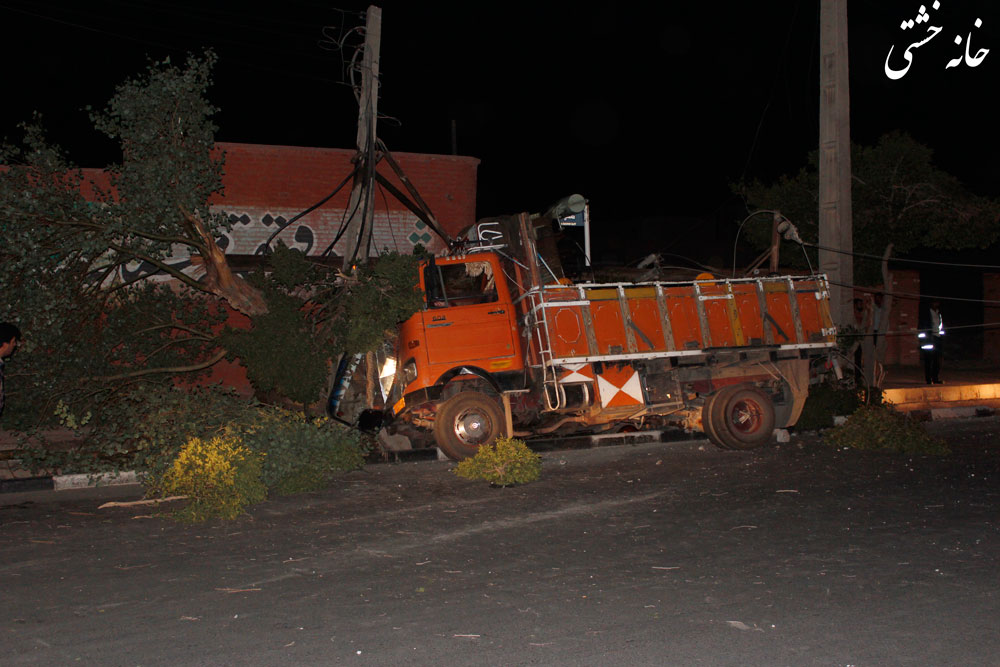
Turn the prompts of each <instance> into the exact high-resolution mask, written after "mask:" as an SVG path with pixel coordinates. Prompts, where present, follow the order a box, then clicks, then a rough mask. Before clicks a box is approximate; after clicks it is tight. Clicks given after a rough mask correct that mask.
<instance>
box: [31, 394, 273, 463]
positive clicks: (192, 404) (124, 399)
mask: <svg viewBox="0 0 1000 667" xmlns="http://www.w3.org/2000/svg"><path fill="white" fill-rule="evenodd" d="M257 409H258V408H257V406H256V405H255V404H254V403H253V402H251V401H248V400H247V399H245V398H242V397H240V396H238V395H236V394H235V393H234V392H232V391H227V390H224V389H221V388H219V387H203V388H192V389H189V390H183V389H180V388H177V387H173V386H168V385H161V384H143V385H137V386H134V387H131V388H130V389H128V390H126V391H123V392H120V393H118V394H115V395H114V396H112V397H110V398H109V399H108V400H106V401H105V403H104V404H103V405H101V407H100V409H99V410H97V411H96V412H95V413H93V414H91V413H89V412H88V413H87V414H86V415H84V416H83V417H79V416H76V415H74V414H73V413H72V412H71V411H70V409H69V407H68V406H66V405H65V404H57V407H56V415H57V416H58V418H59V420H60V422H61V423H62V424H63V425H64V426H67V427H69V428H71V429H72V430H74V431H75V432H76V435H77V438H78V439H79V441H80V442H81V443H82V444H80V445H78V446H77V447H75V448H73V449H70V450H60V449H56V448H52V447H48V446H46V444H45V443H44V442H41V443H37V442H36V443H35V444H30V445H26V446H24V447H23V448H22V449H21V451H20V452H19V458H20V459H21V463H22V465H23V466H24V467H26V468H28V469H30V470H36V471H39V470H51V469H59V470H61V471H62V472H64V473H70V472H79V473H100V472H118V471H122V470H136V471H140V472H149V473H151V474H152V475H153V476H157V475H160V474H162V472H163V471H164V470H165V469H166V468H167V467H168V466H170V465H171V464H172V463H173V461H174V459H175V458H176V457H177V454H178V452H179V451H180V449H181V447H182V446H183V445H184V444H185V443H186V442H187V441H188V440H190V439H191V438H195V437H200V438H210V437H212V436H213V435H217V434H219V433H221V432H222V431H223V430H224V429H226V428H231V427H232V426H233V425H240V424H249V423H251V422H252V421H253V417H254V415H255V414H256V411H257ZM78 426H82V427H83V428H77V427H78Z"/></svg>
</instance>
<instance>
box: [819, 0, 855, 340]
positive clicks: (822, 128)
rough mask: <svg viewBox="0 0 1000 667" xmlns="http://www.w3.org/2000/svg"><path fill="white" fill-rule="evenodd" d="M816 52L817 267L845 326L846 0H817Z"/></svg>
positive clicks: (848, 263) (848, 267)
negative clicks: (818, 43) (817, 145)
mask: <svg viewBox="0 0 1000 667" xmlns="http://www.w3.org/2000/svg"><path fill="white" fill-rule="evenodd" d="M820 53H821V57H820V75H819V76H820V81H819V84H820V92H819V155H820V159H819V245H820V246H823V247H826V248H830V250H823V249H822V248H821V249H820V251H819V267H820V272H822V273H825V274H826V275H827V276H828V277H829V279H830V282H831V285H830V310H831V314H832V315H833V321H834V323H836V324H837V325H838V326H846V325H848V324H851V323H852V322H853V320H852V313H853V308H852V303H853V299H854V290H853V288H852V287H848V285H853V283H854V261H853V257H852V256H851V255H850V254H848V253H851V252H853V250H854V241H853V234H852V231H853V227H852V225H853V222H852V219H851V97H850V87H849V84H848V71H847V0H820ZM838 251H839V252H838ZM838 283H839V284H838Z"/></svg>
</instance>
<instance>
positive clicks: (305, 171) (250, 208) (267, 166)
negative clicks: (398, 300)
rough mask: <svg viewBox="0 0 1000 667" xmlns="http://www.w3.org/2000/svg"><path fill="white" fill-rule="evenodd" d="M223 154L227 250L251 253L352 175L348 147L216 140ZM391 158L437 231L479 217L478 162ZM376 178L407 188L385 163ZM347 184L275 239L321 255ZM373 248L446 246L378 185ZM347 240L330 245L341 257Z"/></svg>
mask: <svg viewBox="0 0 1000 667" xmlns="http://www.w3.org/2000/svg"><path fill="white" fill-rule="evenodd" d="M218 147H219V148H220V149H221V150H223V151H225V153H226V169H225V175H224V177H223V182H224V184H225V187H226V190H225V194H224V196H222V197H217V198H216V199H214V200H213V202H212V203H213V205H214V206H216V207H218V208H219V209H222V210H225V211H226V212H227V213H229V214H230V216H231V219H232V220H233V222H234V223H235V224H234V228H233V232H232V233H231V234H230V235H229V238H227V239H226V241H225V242H226V243H227V244H228V247H227V249H226V251H227V253H238V254H253V253H254V252H255V251H256V249H257V247H258V246H259V245H260V244H261V243H262V242H263V241H264V240H265V239H266V238H267V237H268V236H269V235H270V234H271V233H272V232H273V231H274V230H275V228H276V226H277V225H279V224H281V223H283V222H284V221H286V220H288V219H290V218H291V217H292V216H294V215H296V214H297V213H299V212H300V211H302V210H304V209H306V208H308V207H309V206H311V205H312V204H314V203H316V202H318V201H319V200H321V199H323V198H324V197H326V196H327V195H329V194H330V193H331V192H332V191H333V190H334V189H335V188H336V187H337V185H339V184H340V183H341V182H342V181H343V180H344V179H345V178H347V176H348V175H349V174H350V172H351V169H352V168H353V165H352V164H351V158H352V157H354V151H353V150H346V149H339V148H305V147H297V146H259V145H254V144H234V143H220V144H218ZM393 157H394V158H395V159H396V161H397V162H398V163H399V165H400V167H401V168H402V170H403V172H404V173H405V174H406V176H407V178H408V179H409V180H410V182H411V183H412V184H413V186H414V187H415V188H416V189H417V191H418V192H419V193H420V195H421V197H422V198H423V199H424V201H425V202H426V203H427V205H428V207H429V208H430V209H431V211H432V212H433V213H434V216H435V217H436V218H437V219H438V221H440V223H441V225H442V227H443V228H444V229H445V230H446V231H447V232H448V233H449V234H451V235H453V236H454V235H455V234H457V233H458V232H459V231H460V230H462V229H463V228H464V227H467V226H469V225H471V224H473V223H474V222H475V220H476V169H477V167H478V165H479V160H478V159H476V158H471V157H462V156H450V155H424V154H415V153H398V154H394V155H393ZM379 173H381V174H382V175H383V176H385V177H386V178H387V179H388V180H389V181H390V182H391V183H392V184H393V185H395V186H396V187H397V188H398V189H399V190H401V191H404V192H405V191H406V190H405V188H404V186H403V184H402V183H401V182H400V180H399V179H398V177H397V176H396V174H395V173H394V172H393V171H392V170H391V169H390V168H389V166H388V164H385V163H383V164H381V165H379ZM349 196H350V185H349V184H348V185H347V186H345V187H344V188H343V189H342V190H341V191H340V192H339V193H338V194H337V195H336V196H335V197H333V198H332V199H331V200H330V201H329V202H327V203H326V204H324V205H323V206H322V207H321V208H319V209H317V210H315V211H313V212H312V213H310V214H308V215H307V216H305V217H304V218H302V219H301V220H299V221H298V222H297V223H295V224H294V225H292V226H290V227H289V228H287V229H286V230H285V231H283V232H282V233H281V235H280V236H279V237H278V238H280V239H282V240H283V241H284V242H285V244H286V245H289V246H293V247H298V248H300V249H302V250H304V251H307V252H308V253H310V254H319V253H321V252H323V250H325V249H326V248H327V247H328V246H329V244H330V243H331V242H332V241H333V239H334V237H335V235H336V233H337V231H338V229H340V226H341V222H342V221H343V219H344V217H345V211H346V209H347V207H348V199H349ZM372 234H373V242H372V245H373V250H375V251H381V250H383V249H389V250H397V251H399V252H404V253H409V252H412V250H413V246H414V245H415V244H416V243H421V244H422V245H424V246H425V247H427V248H428V249H432V250H437V249H440V248H443V245H442V243H441V241H440V239H439V238H438V237H437V236H436V235H435V234H433V232H431V230H430V229H428V228H427V227H425V226H424V224H423V223H422V222H420V221H419V219H418V218H417V216H415V215H414V214H413V213H411V212H410V211H409V210H408V209H407V208H406V207H405V206H403V204H401V203H400V202H398V201H397V200H396V199H395V198H394V197H393V196H392V195H390V194H389V193H388V192H387V191H385V190H384V189H382V188H378V189H377V192H376V195H375V224H374V228H373V232H372ZM346 244H347V240H346V239H344V238H341V240H340V241H339V242H338V243H337V244H336V245H335V246H334V250H335V252H336V253H337V254H338V255H342V254H344V253H345V252H346Z"/></svg>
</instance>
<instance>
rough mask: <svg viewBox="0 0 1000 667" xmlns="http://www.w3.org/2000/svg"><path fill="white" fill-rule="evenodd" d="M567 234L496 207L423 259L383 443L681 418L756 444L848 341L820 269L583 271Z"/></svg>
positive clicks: (399, 445) (457, 448)
mask: <svg viewBox="0 0 1000 667" xmlns="http://www.w3.org/2000/svg"><path fill="white" fill-rule="evenodd" d="M557 234H558V216H556V215H529V214H520V215H517V216H510V217H504V218H492V219H487V220H484V221H482V222H480V223H479V224H478V225H476V226H475V227H474V228H473V229H472V230H470V232H469V233H468V239H467V242H466V244H465V245H464V246H463V251H462V252H461V253H453V254H451V255H449V256H444V257H436V258H433V259H430V260H428V261H427V262H425V263H424V264H423V265H422V267H421V270H420V276H419V286H420V289H421V290H423V292H424V295H425V307H424V309H423V310H421V311H420V312H417V313H416V314H415V315H413V316H412V317H411V318H410V319H408V320H406V321H405V322H403V323H402V324H401V325H400V327H399V331H398V338H397V341H396V357H395V359H396V360H397V361H398V363H397V367H396V369H395V375H394V377H393V380H392V384H391V388H390V389H389V391H388V393H387V399H386V411H385V416H386V418H387V420H386V422H385V426H384V428H382V430H381V431H380V432H379V434H378V440H379V442H380V444H381V446H382V447H383V448H385V449H386V450H389V451H400V450H408V449H419V448H424V447H434V446H436V447H438V448H439V449H440V450H441V451H442V452H444V453H445V454H446V455H447V456H449V457H451V458H453V459H458V460H461V459H464V458H467V457H469V456H472V455H474V454H475V453H476V451H477V449H478V448H479V447H480V446H481V445H484V444H488V443H491V442H492V441H494V440H495V439H496V438H497V437H498V436H501V435H510V436H517V437H525V438H531V437H536V436H559V435H563V434H570V433H574V432H577V433H579V432H590V433H598V432H608V431H615V430H623V429H627V430H633V429H648V428H664V427H671V426H672V427H680V428H683V429H687V430H694V431H702V432H704V433H705V435H707V436H708V438H709V439H711V440H712V442H714V443H715V444H716V445H718V446H719V447H723V448H728V449H748V448H752V447H757V446H760V445H762V444H764V443H766V442H768V441H769V440H770V439H771V437H772V434H773V431H774V430H775V429H777V428H785V427H788V426H791V425H793V424H794V423H795V422H796V420H797V419H798V417H799V415H800V413H801V411H802V406H803V404H804V402H805V399H806V395H807V393H808V388H809V379H810V368H811V367H812V366H813V365H817V364H819V363H823V362H826V361H828V359H829V357H830V353H831V352H832V351H833V349H834V348H835V345H836V330H835V328H834V325H833V323H832V320H831V317H830V308H829V290H828V287H827V282H826V278H825V277H824V276H816V275H813V276H773V277H770V276H769V277H759V278H745V279H734V280H727V279H719V278H714V277H707V278H706V279H703V280H693V281H686V282H642V283H600V284H598V283H579V284H573V283H571V282H570V281H569V280H567V279H566V278H565V277H564V276H563V275H562V269H561V268H560V263H559V260H558V252H557V250H556V244H555V240H556V238H557Z"/></svg>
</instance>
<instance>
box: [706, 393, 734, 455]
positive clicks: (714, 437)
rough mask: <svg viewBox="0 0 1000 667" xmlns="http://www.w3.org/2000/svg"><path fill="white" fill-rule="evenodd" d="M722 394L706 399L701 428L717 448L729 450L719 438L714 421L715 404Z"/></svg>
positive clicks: (711, 395)
mask: <svg viewBox="0 0 1000 667" xmlns="http://www.w3.org/2000/svg"><path fill="white" fill-rule="evenodd" d="M720 393H721V392H716V393H714V394H709V395H708V396H706V397H705V404H704V405H703V406H702V408H701V428H702V430H703V431H704V432H705V435H706V436H708V439H709V440H711V441H712V443H713V444H715V446H716V447H719V448H721V449H729V445H728V444H726V442H725V441H724V440H722V438H720V437H719V430H718V429H717V428H716V425H715V421H714V420H713V419H712V406H713V405H714V404H715V399H716V398H718V396H719V394H720Z"/></svg>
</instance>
